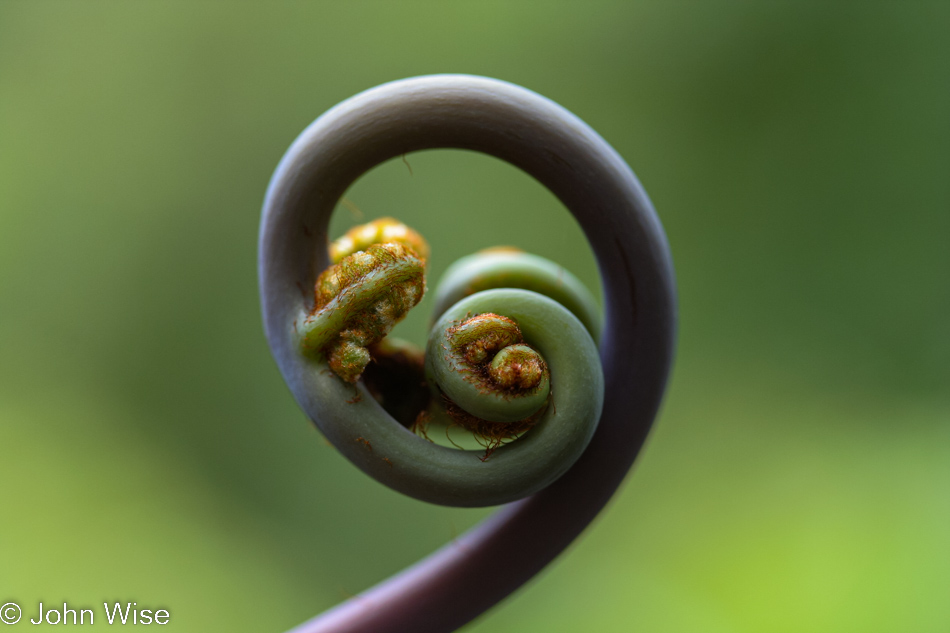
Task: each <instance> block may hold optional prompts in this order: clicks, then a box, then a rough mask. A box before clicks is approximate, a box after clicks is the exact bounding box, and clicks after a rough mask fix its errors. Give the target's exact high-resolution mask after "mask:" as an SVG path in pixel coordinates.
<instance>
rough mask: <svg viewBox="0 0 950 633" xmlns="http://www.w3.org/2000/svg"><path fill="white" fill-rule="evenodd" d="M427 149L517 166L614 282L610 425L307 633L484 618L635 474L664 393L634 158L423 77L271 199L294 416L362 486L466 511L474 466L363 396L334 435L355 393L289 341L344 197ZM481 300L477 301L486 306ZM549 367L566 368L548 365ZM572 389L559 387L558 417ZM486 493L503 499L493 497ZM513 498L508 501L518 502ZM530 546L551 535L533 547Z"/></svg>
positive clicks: (273, 332) (277, 319)
mask: <svg viewBox="0 0 950 633" xmlns="http://www.w3.org/2000/svg"><path fill="white" fill-rule="evenodd" d="M433 147H451V148H461V149H470V150H476V151H482V152H486V153H489V154H492V155H494V156H496V157H498V158H501V159H503V160H507V161H508V162H511V163H512V164H514V165H516V166H518V167H520V168H521V169H523V170H524V171H525V172H527V173H528V174H530V175H531V176H533V177H534V178H536V179H537V180H538V181H540V182H541V183H542V184H544V185H545V186H547V187H548V189H550V190H551V191H552V192H553V193H554V194H555V195H556V196H557V197H558V198H559V199H560V200H561V201H562V202H563V203H564V205H565V206H566V207H567V208H568V209H569V210H570V211H571V212H572V213H573V214H574V215H575V217H576V218H577V220H578V221H579V223H580V225H581V227H582V228H583V230H584V232H585V234H586V235H587V237H588V240H589V241H590V243H591V246H592V247H593V250H594V254H595V256H596V258H597V261H598V264H599V267H600V271H601V275H602V280H603V284H604V296H605V301H606V306H605V307H606V314H605V316H606V323H605V328H604V331H603V333H602V335H601V336H600V362H601V367H602V368H603V380H604V385H605V390H604V393H605V397H604V401H603V414H602V416H601V420H600V423H599V426H598V427H597V430H596V433H594V435H593V436H592V438H591V440H590V444H589V446H588V447H587V449H586V450H585V451H584V452H583V454H582V455H581V456H580V458H579V459H578V460H577V462H576V463H575V464H574V465H573V466H572V467H570V469H569V470H567V472H566V473H564V474H563V475H562V476H560V477H556V476H555V477H553V478H552V477H551V476H550V475H547V476H539V477H538V478H537V479H536V481H535V485H536V486H537V487H535V488H534V490H537V492H535V493H533V494H532V495H531V496H529V497H528V498H526V499H523V500H522V501H519V502H517V503H514V504H511V505H509V506H507V507H506V508H504V509H503V510H500V511H499V512H498V513H496V514H495V515H494V516H493V517H492V518H490V519H489V520H487V521H486V522H485V523H483V524H481V525H480V526H478V527H476V528H475V529H473V530H472V531H470V532H469V533H468V534H466V535H464V536H462V537H460V538H459V539H457V540H455V541H453V543H451V544H449V545H447V546H446V547H445V548H443V549H442V550H440V551H439V552H436V553H435V554H433V555H432V556H431V557H429V558H428V559H426V560H424V561H422V562H420V563H419V564H417V565H416V566H414V567H412V568H410V569H408V570H406V571H404V572H402V573H401V574H398V575H397V576H395V577H394V578H392V579H390V580H389V581H386V582H384V583H382V584H380V585H379V586H377V587H375V588H373V589H371V590H369V591H367V592H365V593H364V594H362V595H361V596H360V597H359V598H357V599H355V600H351V601H349V602H347V603H344V604H343V605H340V606H339V607H337V608H335V609H333V610H331V611H329V612H327V613H326V614H323V615H321V616H319V617H317V618H315V619H314V620H312V621H310V622H307V623H305V624H303V625H301V627H300V628H299V629H298V631H300V632H301V633H303V632H306V633H317V632H322V631H337V632H339V631H349V632H353V633H356V632H363V633H369V632H371V631H372V632H374V633H386V632H395V631H417V632H426V631H429V632H433V633H434V632H444V631H450V630H453V629H455V628H457V627H458V626H461V625H462V624H464V623H466V622H467V621H469V620H471V619H472V618H474V617H475V616H477V615H478V614H479V613H481V612H482V611H484V610H485V609H487V608H490V607H491V606H492V605H493V604H495V603H496V602H497V601H499V600H501V599H502V598H504V597H505V596H506V595H508V594H509V593H511V592H512V591H514V590H515V589H516V588H517V587H518V586H520V585H521V584H522V583H524V582H525V581H526V580H528V579H529V578H531V577H532V576H533V575H534V574H536V573H537V572H538V571H539V570H540V569H541V568H543V567H544V566H545V565H546V564H547V563H548V562H550V560H551V559H552V558H554V557H555V556H556V555H557V554H558V553H559V552H561V551H562V550H563V549H564V548H565V547H566V546H567V545H568V544H569V543H570V542H571V541H572V540H573V539H574V538H575V537H576V536H577V535H578V534H579V533H580V532H581V531H582V530H583V529H584V527H585V526H586V525H587V524H588V523H589V522H590V521H591V520H592V519H593V517H594V516H595V515H596V514H597V513H598V512H599V511H600V510H601V508H602V507H603V506H604V504H605V503H607V501H608V499H609V498H610V496H611V495H612V494H613V492H614V490H615V489H616V487H617V486H618V485H619V483H620V481H621V480H622V479H623V477H624V475H625V474H626V472H627V470H628V469H629V467H630V466H631V464H632V462H633V459H634V457H635V456H636V454H637V452H638V450H639V447H640V445H641V444H642V442H643V439H644V437H645V435H646V432H647V430H648V429H649V426H650V424H651V422H652V420H653V418H654V416H655V414H656V411H657V408H658V406H659V403H660V399H661V396H662V393H663V390H664V387H665V383H666V378H667V373H668V370H669V366H670V362H671V358H672V341H673V333H674V325H675V299H674V283H673V274H672V265H671V261H670V258H669V250H668V247H667V245H666V240H665V238H664V236H663V232H662V229H661V227H660V224H659V221H658V220H657V218H656V215H655V212H654V211H653V208H652V205H651V204H650V202H649V200H648V198H647V197H646V195H645V193H644V192H643V190H642V188H641V187H640V185H639V183H638V182H637V180H636V178H635V177H634V175H633V173H632V172H631V171H630V169H629V168H628V167H627V166H626V164H625V163H624V162H623V160H622V159H621V158H620V157H619V156H618V155H617V154H616V152H614V151H613V150H612V149H611V148H610V147H609V146H608V145H607V144H606V143H605V142H604V141H603V139H601V138H600V137H599V136H598V135H597V134H596V133H595V132H593V130H591V129H590V128H589V127H587V126H586V125H585V124H584V123H583V122H581V121H580V120H579V119H577V118H576V117H574V116H573V115H571V114H570V113H568V112H566V111H565V110H564V109H563V108H560V107H559V106H557V105H556V104H554V103H552V102H550V101H548V100H546V99H544V98H542V97H539V96H538V95H536V94H534V93H531V92H529V91H527V90H524V89H522V88H518V87H516V86H512V85H510V84H506V83H504V82H498V81H494V80H489V79H484V78H478V77H468V76H451V75H448V76H434V77H421V78H416V79H411V80H405V81H401V82H394V83H392V84H387V85H384V86H381V87H378V88H375V89H373V90H370V91H367V92H366V93H363V94H361V95H358V96H356V97H354V98H352V99H350V100H349V101H347V102H344V103H343V104H341V105H339V106H337V107H336V108H334V109H333V110H331V111H329V112H328V113H326V114H325V115H323V116H322V117H321V118H320V119H318V120H317V121H315V122H314V124H313V125H311V126H310V127H309V128H308V129H307V130H306V131H304V133H303V134H302V135H301V136H300V137H299V138H298V139H297V141H296V142H295V143H294V144H293V145H292V146H291V148H290V149H289V150H288V152H287V154H286V155H285V156H284V159H283V160H282V161H281V164H280V165H279V166H278V169H277V171H276V172H275V174H274V177H273V179H272V180H271V185H270V187H269V189H268V193H267V198H266V201H265V205H264V214H263V218H262V222H261V242H260V283H261V294H262V302H263V306H264V320H265V328H266V331H267V337H268V341H269V343H270V345H271V349H272V351H273V353H274V356H275V359H276V360H277V363H278V365H279V367H280V369H281V372H282V373H283V375H284V377H285V379H286V380H287V382H288V384H289V386H290V388H291V390H292V391H293V393H294V395H295V397H296V398H297V401H298V403H299V404H300V405H301V407H302V408H303V409H304V410H305V411H306V412H307V413H308V414H309V415H310V417H311V418H312V419H313V420H314V421H316V422H317V423H318V424H319V425H320V426H321V428H322V429H323V430H324V433H325V434H326V435H327V437H328V438H329V439H330V440H331V441H332V442H333V443H334V444H335V445H336V446H338V447H339V448H340V450H341V451H342V452H344V453H345V454H346V455H347V456H348V457H349V458H350V459H351V460H352V461H354V463H356V464H357V465H359V466H360V467H361V468H362V469H363V470H365V471H366V472H368V473H370V474H372V475H373V476H374V477H377V478H378V479H380V480H381V481H384V482H386V483H387V484H389V485H391V486H393V487H395V488H397V489H400V490H403V491H405V492H407V493H409V494H412V495H414V496H417V497H422V498H433V500H434V498H435V497H444V501H446V502H448V503H462V504H465V503H468V502H466V501H462V500H461V498H460V497H459V495H458V493H457V492H455V490H456V487H455V486H454V485H453V483H452V481H451V478H452V477H453V476H455V477H457V478H458V479H457V481H458V482H459V484H460V485H463V484H464V482H465V481H467V479H466V477H464V476H461V475H458V474H455V475H453V473H455V472H456V469H455V465H454V464H450V463H449V461H448V458H446V456H448V455H454V456H456V457H459V456H464V455H465V454H466V453H467V452H466V451H451V450H447V451H441V452H439V451H433V452H431V454H428V455H420V454H419V453H417V452H416V451H415V447H417V446H419V445H420V442H422V443H423V444H427V443H425V442H424V441H422V440H420V439H419V438H417V437H415V436H414V435H412V434H411V433H409V432H408V430H407V429H405V428H404V427H403V426H401V425H400V424H398V423H396V422H395V421H394V420H389V421H388V422H386V423H385V424H381V423H379V420H378V409H379V405H378V404H376V402H375V401H373V399H372V398H371V397H369V394H368V393H367V392H366V391H365V388H364V387H363V386H362V385H360V383H359V382H357V383H356V387H355V388H356V389H357V390H360V393H366V397H362V398H360V399H359V400H358V401H354V402H353V404H351V405H349V415H348V418H347V425H346V426H345V427H343V428H338V427H336V426H333V425H328V424H326V421H327V420H328V419H330V418H332V417H333V416H334V415H335V413H334V409H336V408H338V407H339V406H340V403H346V402H347V401H352V400H353V389H354V386H353V385H352V384H350V383H348V382H346V381H344V380H340V378H338V377H337V376H335V375H333V374H332V372H330V371H329V370H328V371H326V372H322V371H313V370H314V368H315V363H318V361H316V360H315V358H314V357H313V356H308V355H305V354H302V353H301V348H300V338H299V335H298V333H297V332H296V331H295V328H294V325H293V324H294V322H295V321H297V320H299V319H301V318H306V317H307V316H308V315H309V314H310V313H311V311H312V309H313V305H311V300H310V299H309V297H308V296H302V295H301V293H300V290H299V289H300V287H304V288H306V287H313V285H314V283H315V281H316V277H317V275H318V274H319V273H320V272H321V271H323V270H324V269H325V268H326V267H327V264H328V261H327V254H326V251H325V248H324V245H325V244H326V237H327V236H326V227H327V222H328V219H329V215H330V213H331V212H332V210H333V206H334V204H335V203H336V201H337V200H338V199H339V198H340V197H341V196H342V194H343V193H344V191H345V190H346V188H347V187H348V186H349V185H350V184H351V183H352V182H353V181H354V180H355V179H356V178H358V177H359V176H360V175H362V174H363V173H365V172H366V171H367V170H369V169H370V168H371V167H373V166H374V165H376V164H378V163H380V162H382V161H384V160H387V159H389V158H392V157H396V156H399V155H402V154H406V153H408V152H412V151H417V150H421V149H428V148H433ZM495 292H499V293H507V292H515V291H512V290H498V291H495ZM479 296H480V295H478V294H475V295H472V296H471V297H469V298H468V299H466V301H473V302H477V301H479V300H480V299H479ZM539 300H540V301H541V302H542V303H543V302H545V301H550V300H548V299H545V298H544V297H540V298H539ZM519 302H520V299H519ZM488 311H492V312H497V310H495V309H494V308H491V309H489V310H488ZM501 314H502V315H503V316H508V317H509V318H513V319H514V320H516V321H517V322H518V324H519V327H520V328H521V329H522V330H523V331H525V337H526V338H528V336H527V329H528V328H526V327H525V323H524V322H522V321H521V318H520V316H519V315H512V314H504V312H501ZM568 314H569V313H568ZM456 318H457V319H460V318H462V317H461V316H459V317H456ZM571 318H572V319H574V320H573V323H575V324H576V325H577V326H578V327H579V328H581V329H582V330H583V329H584V328H583V326H582V325H580V321H578V320H577V319H576V318H574V317H571ZM588 340H589V339H588ZM539 351H540V352H541V353H542V355H543V356H544V358H545V361H546V362H547V363H548V364H550V366H551V367H552V368H556V367H557V365H556V363H555V362H554V360H553V359H552V358H550V357H549V351H548V349H545V348H542V349H540V350H539ZM560 384H561V383H560V381H559V379H558V376H557V375H556V374H554V373H552V385H554V389H555V396H556V398H557V399H558V406H557V409H558V416H560V415H561V405H560V398H561V389H562V387H561V386H560ZM549 411H550V408H549ZM549 411H546V412H545V413H544V415H545V416H547V415H549ZM544 428H551V427H550V426H548V427H542V426H539V428H537V429H533V430H532V431H531V432H530V433H527V434H526V435H525V436H524V437H523V438H521V439H519V440H517V441H516V442H512V443H511V444H509V445H506V446H504V447H502V448H500V449H499V450H498V451H497V453H496V454H495V455H493V456H492V457H491V459H489V460H488V461H487V462H485V463H482V462H481V461H480V460H478V458H477V457H476V456H469V457H471V458H472V459H470V460H469V461H470V462H472V463H471V467H473V468H476V467H489V468H492V467H496V466H497V465H499V464H501V463H503V461H504V460H503V459H502V457H503V456H504V455H511V454H514V453H515V452H517V451H518V450H523V449H519V447H525V446H527V447H530V446H531V445H532V444H538V440H537V439H534V438H537V437H540V436H541V435H540V434H537V433H536V431H541V430H543V429H544ZM367 433H370V434H373V437H374V438H376V439H377V442H374V443H373V446H374V450H373V451H368V450H366V449H365V447H363V446H360V445H359V442H357V441H356V439H357V438H359V437H363V438H367V437H368V436H367ZM410 438H411V440H412V441H411V442H410V441H409V440H410ZM379 440H381V441H382V443H383V444H385V445H386V446H388V447H390V450H389V452H388V454H387V455H379V454H377V452H376V450H375V446H377V444H378V441H379ZM409 465H414V466H413V467H412V468H409V467H408V466H409ZM459 466H460V467H461V470H464V469H465V468H466V467H467V466H466V465H462V464H460V465H459ZM432 469H435V470H439V471H441V472H445V473H447V475H448V476H449V479H450V481H449V483H447V484H446V483H442V484H439V485H437V486H433V484H431V483H429V480H426V479H424V478H423V477H421V476H420V474H421V473H422V471H425V470H432ZM499 473H501V474H503V471H501V470H499ZM397 474H398V477H397ZM552 481H553V483H550V482H552ZM492 483H498V482H492ZM501 483H502V484H503V483H504V482H501ZM463 487H464V486H463ZM488 488H489V487H487V486H486V485H483V484H479V485H475V486H471V485H469V490H467V491H466V497H465V498H466V499H470V498H472V497H471V496H469V495H474V496H475V497H478V496H479V495H481V496H482V499H483V500H484V499H485V498H487V490H488ZM490 488H491V489H492V490H493V492H492V494H496V495H497V488H496V487H495V486H491V487H490ZM509 494H512V491H507V492H506V494H504V495H501V499H502V500H505V499H508V498H515V497H514V496H507V495H509ZM526 534H532V535H541V534H543V535H544V536H543V538H540V537H539V538H531V539H525V538H524V535H526ZM499 560H504V561H506V564H505V565H498V564H497V563H496V561H499Z"/></svg>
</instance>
